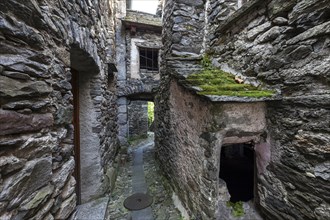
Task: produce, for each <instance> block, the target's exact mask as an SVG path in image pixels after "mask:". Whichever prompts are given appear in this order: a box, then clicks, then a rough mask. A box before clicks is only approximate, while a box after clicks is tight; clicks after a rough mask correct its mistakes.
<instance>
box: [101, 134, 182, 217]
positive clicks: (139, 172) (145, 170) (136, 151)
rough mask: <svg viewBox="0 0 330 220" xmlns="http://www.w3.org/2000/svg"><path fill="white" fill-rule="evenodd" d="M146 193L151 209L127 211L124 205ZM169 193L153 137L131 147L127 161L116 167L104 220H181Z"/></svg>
mask: <svg viewBox="0 0 330 220" xmlns="http://www.w3.org/2000/svg"><path fill="white" fill-rule="evenodd" d="M138 192H142V193H145V192H147V193H148V194H149V195H150V196H152V198H153V203H152V205H151V206H150V207H148V208H146V209H143V210H139V211H132V212H131V211H129V210H127V209H126V208H125V207H124V205H123V203H124V200H125V199H126V198H127V197H129V196H130V195H132V194H134V193H138ZM171 196H172V192H171V191H170V188H169V186H168V185H167V182H166V181H165V180H164V179H163V178H162V176H161V175H160V170H159V168H158V165H157V163H156V161H155V158H154V142H153V135H151V136H149V138H148V139H146V140H144V141H142V142H141V143H139V144H137V145H135V146H132V147H130V148H129V151H128V159H127V161H126V163H123V164H122V165H121V167H120V168H119V174H118V177H117V181H116V186H115V189H114V191H113V193H112V194H111V196H110V201H109V205H108V209H107V213H106V220H127V219H132V220H147V219H161V220H166V219H168V220H178V219H180V218H181V216H180V214H179V212H178V210H177V209H176V208H175V207H174V205H173V202H172V198H171Z"/></svg>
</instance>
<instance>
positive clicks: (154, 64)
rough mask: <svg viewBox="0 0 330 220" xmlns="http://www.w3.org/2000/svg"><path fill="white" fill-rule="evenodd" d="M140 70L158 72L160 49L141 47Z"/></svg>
mask: <svg viewBox="0 0 330 220" xmlns="http://www.w3.org/2000/svg"><path fill="white" fill-rule="evenodd" d="M140 70H151V71H158V49H154V48H143V47H140Z"/></svg>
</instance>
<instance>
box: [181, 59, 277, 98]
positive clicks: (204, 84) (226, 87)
mask: <svg viewBox="0 0 330 220" xmlns="http://www.w3.org/2000/svg"><path fill="white" fill-rule="evenodd" d="M201 63H202V65H203V70H202V71H201V72H199V73H195V74H191V75H189V76H188V77H187V81H188V83H189V84H190V85H192V86H197V87H199V88H200V89H201V91H198V92H197V94H199V95H218V96H238V97H252V98H261V97H271V96H273V95H274V94H275V92H274V91H272V90H266V89H263V88H261V87H255V86H253V85H250V84H244V83H238V82H236V81H235V76H234V75H233V74H231V73H227V72H225V71H223V70H221V69H217V68H215V67H213V66H212V65H211V64H210V60H209V58H208V57H207V56H205V57H203V59H202V61H201Z"/></svg>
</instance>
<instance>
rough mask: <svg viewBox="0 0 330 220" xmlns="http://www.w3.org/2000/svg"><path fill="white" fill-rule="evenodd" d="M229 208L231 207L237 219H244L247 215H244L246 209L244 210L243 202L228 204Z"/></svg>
mask: <svg viewBox="0 0 330 220" xmlns="http://www.w3.org/2000/svg"><path fill="white" fill-rule="evenodd" d="M227 207H231V208H232V210H231V214H232V215H233V216H235V217H242V216H243V215H244V214H245V213H244V209H243V202H242V201H238V202H230V201H228V202H227Z"/></svg>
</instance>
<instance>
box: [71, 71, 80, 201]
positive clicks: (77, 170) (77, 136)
mask: <svg viewBox="0 0 330 220" xmlns="http://www.w3.org/2000/svg"><path fill="white" fill-rule="evenodd" d="M71 73H72V79H71V84H72V93H73V126H74V159H75V170H74V177H75V178H76V181H77V183H76V193H77V203H78V204H80V203H81V181H80V125H79V73H78V71H77V70H74V69H71Z"/></svg>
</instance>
